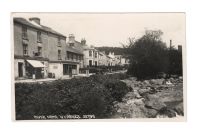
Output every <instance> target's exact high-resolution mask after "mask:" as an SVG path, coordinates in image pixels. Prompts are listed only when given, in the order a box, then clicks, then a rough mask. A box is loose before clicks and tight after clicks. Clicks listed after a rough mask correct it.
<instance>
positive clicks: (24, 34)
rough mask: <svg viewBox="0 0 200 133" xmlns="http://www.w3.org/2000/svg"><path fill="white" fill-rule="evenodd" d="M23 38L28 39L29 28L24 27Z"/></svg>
mask: <svg viewBox="0 0 200 133" xmlns="http://www.w3.org/2000/svg"><path fill="white" fill-rule="evenodd" d="M22 39H28V34H27V28H26V27H22Z"/></svg>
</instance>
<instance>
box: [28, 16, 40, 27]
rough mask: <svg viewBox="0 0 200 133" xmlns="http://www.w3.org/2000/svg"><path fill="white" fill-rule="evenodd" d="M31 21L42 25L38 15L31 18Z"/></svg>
mask: <svg viewBox="0 0 200 133" xmlns="http://www.w3.org/2000/svg"><path fill="white" fill-rule="evenodd" d="M29 20H30V21H34V22H35V23H37V24H39V25H40V18H37V17H33V18H29Z"/></svg>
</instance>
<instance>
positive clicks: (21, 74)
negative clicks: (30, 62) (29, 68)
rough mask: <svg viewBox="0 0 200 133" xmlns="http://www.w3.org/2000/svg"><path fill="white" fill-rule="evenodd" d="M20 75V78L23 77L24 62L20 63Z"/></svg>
mask: <svg viewBox="0 0 200 133" xmlns="http://www.w3.org/2000/svg"><path fill="white" fill-rule="evenodd" d="M18 74H19V77H23V63H22V62H19V63H18Z"/></svg>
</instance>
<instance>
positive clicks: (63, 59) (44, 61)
mask: <svg viewBox="0 0 200 133" xmlns="http://www.w3.org/2000/svg"><path fill="white" fill-rule="evenodd" d="M13 23H14V27H13V28H14V73H15V79H24V78H47V77H55V78H61V77H69V76H72V75H76V74H78V73H79V67H81V66H83V52H82V51H81V50H79V49H75V48H73V47H71V46H69V45H68V43H67V42H66V36H65V35H62V34H60V33H59V32H57V31H55V30H53V29H51V28H49V27H47V26H44V25H42V24H40V19H39V18H30V19H29V20H27V19H24V18H14V22H13Z"/></svg>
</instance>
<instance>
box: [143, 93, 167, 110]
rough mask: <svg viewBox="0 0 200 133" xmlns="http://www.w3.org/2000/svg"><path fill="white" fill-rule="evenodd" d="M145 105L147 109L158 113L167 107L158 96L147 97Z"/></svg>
mask: <svg viewBox="0 0 200 133" xmlns="http://www.w3.org/2000/svg"><path fill="white" fill-rule="evenodd" d="M144 103H145V107H147V108H149V109H155V110H157V111H159V110H161V109H163V108H165V107H166V104H165V103H163V102H162V101H161V100H159V97H157V96H156V95H147V96H146V99H145V102H144Z"/></svg>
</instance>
